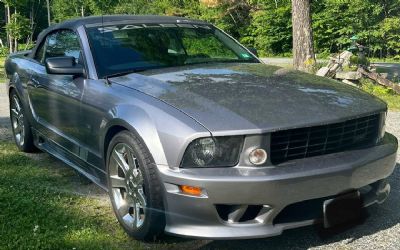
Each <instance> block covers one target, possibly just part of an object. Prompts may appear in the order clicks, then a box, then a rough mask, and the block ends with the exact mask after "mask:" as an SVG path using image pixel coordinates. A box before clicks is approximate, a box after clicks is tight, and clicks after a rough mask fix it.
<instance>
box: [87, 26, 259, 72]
mask: <svg viewBox="0 0 400 250" xmlns="http://www.w3.org/2000/svg"><path fill="white" fill-rule="evenodd" d="M87 31H88V37H89V42H90V46H91V48H92V53H93V57H94V60H95V64H96V68H97V71H98V75H99V77H105V76H110V75H115V74H121V73H125V72H132V71H136V70H137V71H140V70H146V69H152V68H161V67H173V66H182V65H190V64H197V63H212V62H259V61H258V60H257V59H256V58H255V57H253V56H252V55H251V54H250V53H249V52H248V51H247V50H246V49H245V48H243V47H242V46H241V45H239V44H238V43H237V42H235V41H234V40H233V39H231V38H230V37H228V36H227V35H225V34H224V33H223V32H221V31H220V30H218V29H216V28H214V27H213V26H211V25H195V24H148V25H146V24H140V25H138V24H134V25H133V24H128V25H127V24H124V25H113V26H104V27H91V28H88V29H87Z"/></svg>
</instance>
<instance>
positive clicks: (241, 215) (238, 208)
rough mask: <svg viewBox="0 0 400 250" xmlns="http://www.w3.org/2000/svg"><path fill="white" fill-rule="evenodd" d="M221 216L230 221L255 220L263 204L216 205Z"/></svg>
mask: <svg viewBox="0 0 400 250" xmlns="http://www.w3.org/2000/svg"><path fill="white" fill-rule="evenodd" d="M215 207H216V209H217V212H218V215H219V217H220V218H221V219H222V220H223V221H226V222H229V223H243V222H249V221H252V220H254V219H255V218H256V217H257V216H258V214H259V213H260V211H261V209H262V208H263V206H262V205H222V204H221V205H216V206H215Z"/></svg>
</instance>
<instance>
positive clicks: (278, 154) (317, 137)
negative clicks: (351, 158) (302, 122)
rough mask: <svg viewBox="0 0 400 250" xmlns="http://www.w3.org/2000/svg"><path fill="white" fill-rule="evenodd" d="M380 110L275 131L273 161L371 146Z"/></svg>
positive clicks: (277, 161)
mask: <svg viewBox="0 0 400 250" xmlns="http://www.w3.org/2000/svg"><path fill="white" fill-rule="evenodd" d="M378 132H379V114H377V115H371V116H367V117H362V118H357V119H353V120H348V121H345V122H340V123H334V124H329V125H322V126H316V127H307V128H297V129H290V130H283V131H278V132H273V133H272V134H271V162H272V164H279V163H282V162H285V161H288V160H293V159H301V158H307V157H312V156H317V155H324V154H330V153H337V152H342V151H346V150H351V149H357V148H362V147H368V146H371V145H373V144H374V143H375V142H376V139H377V137H378Z"/></svg>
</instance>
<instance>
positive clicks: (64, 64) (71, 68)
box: [46, 56, 85, 76]
mask: <svg viewBox="0 0 400 250" xmlns="http://www.w3.org/2000/svg"><path fill="white" fill-rule="evenodd" d="M46 71H47V73H48V74H55V75H73V76H80V75H83V74H84V73H85V69H84V68H83V66H82V65H80V64H76V62H75V58H74V57H72V56H61V57H52V58H47V59H46Z"/></svg>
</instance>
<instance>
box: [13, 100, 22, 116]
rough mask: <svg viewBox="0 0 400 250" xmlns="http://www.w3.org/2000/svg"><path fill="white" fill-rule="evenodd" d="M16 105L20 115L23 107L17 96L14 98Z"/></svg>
mask: <svg viewBox="0 0 400 250" xmlns="http://www.w3.org/2000/svg"><path fill="white" fill-rule="evenodd" d="M14 104H15V108H16V109H17V111H18V113H20V112H21V105H20V104H19V100H18V99H17V96H14Z"/></svg>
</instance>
